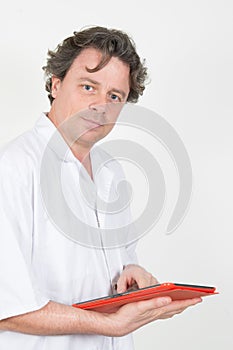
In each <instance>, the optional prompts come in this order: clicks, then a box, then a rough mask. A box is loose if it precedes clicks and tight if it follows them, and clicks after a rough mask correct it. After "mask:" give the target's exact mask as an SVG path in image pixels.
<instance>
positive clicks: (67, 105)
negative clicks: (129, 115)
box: [49, 48, 130, 145]
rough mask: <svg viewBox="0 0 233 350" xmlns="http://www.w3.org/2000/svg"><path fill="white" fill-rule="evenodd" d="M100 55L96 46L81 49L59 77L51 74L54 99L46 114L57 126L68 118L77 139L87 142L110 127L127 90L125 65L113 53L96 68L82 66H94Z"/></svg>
mask: <svg viewBox="0 0 233 350" xmlns="http://www.w3.org/2000/svg"><path fill="white" fill-rule="evenodd" d="M101 57H102V54H101V53H100V52H99V51H98V50H95V49H93V48H88V49H84V50H83V51H82V52H81V53H80V55H79V56H78V57H77V58H76V59H75V60H74V62H73V64H72V66H71V67H70V69H69V71H68V72H67V74H66V76H65V78H64V79H63V80H62V81H61V80H60V79H59V78H56V77H53V78H52V96H53V97H54V101H53V104H52V107H51V111H50V113H49V114H50V117H52V119H53V122H54V123H55V125H56V126H57V127H58V126H59V125H60V124H62V123H63V122H64V121H70V122H71V123H70V126H69V129H70V130H72V133H73V134H74V133H75V134H76V135H80V134H82V136H80V137H79V139H78V141H79V142H81V143H84V144H88V145H92V144H94V143H95V142H97V141H98V140H100V139H102V138H103V137H104V136H106V135H107V134H108V133H109V132H110V131H111V129H112V128H113V125H114V123H115V122H116V119H117V116H118V114H119V111H120V109H121V108H122V105H123V103H125V102H126V100H127V97H128V94H129V91H130V86H129V66H128V65H126V64H125V63H123V62H122V61H120V60H119V59H118V58H117V57H112V58H111V60H110V61H109V62H108V64H107V65H106V66H105V67H103V68H102V69H101V70H99V71H97V72H94V73H90V72H88V71H87V70H86V67H87V68H95V67H96V66H97V65H98V64H99V62H100V60H101ZM119 102H121V103H119ZM74 115H75V118H71V117H73V116H74ZM108 123H110V124H108ZM64 124H66V123H63V125H64ZM68 125H69V124H68Z"/></svg>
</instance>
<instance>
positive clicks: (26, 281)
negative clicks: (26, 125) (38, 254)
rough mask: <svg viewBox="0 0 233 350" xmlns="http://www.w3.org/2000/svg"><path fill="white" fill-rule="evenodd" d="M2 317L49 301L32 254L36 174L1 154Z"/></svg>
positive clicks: (24, 165)
mask: <svg viewBox="0 0 233 350" xmlns="http://www.w3.org/2000/svg"><path fill="white" fill-rule="evenodd" d="M0 225H1V230H0V319H4V318H8V317H11V316H16V315H20V314H24V313H27V312H31V311H35V310H38V309H40V308H42V307H43V306H44V305H46V304H47V303H48V301H49V300H48V299H47V298H46V297H44V296H42V295H40V292H39V290H38V288H37V286H36V281H35V280H34V276H33V273H32V269H31V262H32V257H33V175H32V172H31V173H30V166H28V164H27V165H26V164H25V162H20V161H19V159H18V158H16V157H15V158H14V157H11V155H9V154H8V153H7V152H6V153H4V154H1V156H0Z"/></svg>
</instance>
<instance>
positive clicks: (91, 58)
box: [69, 48, 130, 79]
mask: <svg viewBox="0 0 233 350" xmlns="http://www.w3.org/2000/svg"><path fill="white" fill-rule="evenodd" d="M101 59H102V53H101V52H100V51H99V50H97V49H94V48H87V49H84V50H82V51H81V53H80V54H79V55H78V56H77V57H76V58H75V60H74V62H73V63H72V65H71V67H70V70H69V71H70V73H77V74H78V73H80V74H81V73H83V72H85V74H90V76H93V75H97V76H98V75H102V76H103V75H105V76H106V78H107V77H108V76H109V75H111V76H112V77H113V76H114V75H115V74H116V75H118V76H123V77H124V79H125V78H126V77H129V71H130V69H129V65H127V64H126V63H124V62H123V61H121V60H120V59H119V58H118V57H111V59H110V61H109V62H108V63H107V64H106V65H105V66H104V67H103V68H102V69H100V70H98V71H96V72H88V71H87V69H86V68H88V69H93V68H95V67H97V66H98V64H99V63H100V61H101Z"/></svg>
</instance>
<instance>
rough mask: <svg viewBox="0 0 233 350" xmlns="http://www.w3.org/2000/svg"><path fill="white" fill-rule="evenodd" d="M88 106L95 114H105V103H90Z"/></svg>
mask: <svg viewBox="0 0 233 350" xmlns="http://www.w3.org/2000/svg"><path fill="white" fill-rule="evenodd" d="M89 108H90V109H91V110H92V111H94V112H95V113H97V114H101V115H105V113H106V103H102V104H99V103H91V104H90V105H89Z"/></svg>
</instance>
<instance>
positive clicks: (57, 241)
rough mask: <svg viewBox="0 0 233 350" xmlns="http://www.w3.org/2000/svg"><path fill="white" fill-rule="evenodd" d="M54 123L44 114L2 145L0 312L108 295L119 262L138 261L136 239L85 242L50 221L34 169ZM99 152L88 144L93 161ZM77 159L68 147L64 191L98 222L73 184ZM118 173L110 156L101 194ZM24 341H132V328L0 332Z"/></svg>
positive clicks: (55, 345) (120, 344)
mask: <svg viewBox="0 0 233 350" xmlns="http://www.w3.org/2000/svg"><path fill="white" fill-rule="evenodd" d="M55 131H56V128H55V126H54V125H53V124H52V122H51V121H50V120H49V119H48V118H47V117H46V115H45V114H42V115H41V117H40V118H39V119H38V121H37V123H36V124H35V126H34V128H33V129H32V130H30V131H27V132H26V133H24V134H23V135H21V136H19V137H18V138H17V139H16V140H14V141H13V142H11V143H10V144H9V145H8V146H7V147H6V148H5V149H4V151H3V152H2V153H1V157H0V224H1V234H0V319H4V318H7V317H11V316H15V315H20V314H23V313H26V312H30V311H34V310H38V309H40V308H42V307H43V306H44V305H46V304H47V303H48V302H49V300H52V301H55V302H59V303H64V304H67V305H71V304H73V303H75V302H78V301H84V300H88V299H92V298H97V297H101V296H105V295H109V294H110V293H111V292H112V290H111V284H112V283H114V282H115V281H116V280H117V278H118V276H119V274H120V273H121V271H122V268H123V266H124V265H127V264H129V263H135V262H136V257H135V252H134V246H133V245H131V246H128V247H127V248H126V247H122V248H117V249H93V248H87V247H84V246H82V245H80V244H78V243H76V242H74V241H72V240H70V239H68V238H67V237H66V236H65V235H64V234H62V233H61V232H60V231H59V230H58V229H57V228H56V226H55V225H54V224H53V223H52V222H51V221H50V219H49V216H48V215H47V212H46V211H45V208H44V206H43V203H42V198H41V194H40V186H39V173H40V162H41V158H42V155H43V152H44V149H45V147H46V145H47V143H48V141H49V139H50V137H51V135H52V134H53V133H54V132H55ZM99 156H100V155H99V153H98V154H97V153H96V154H95V150H93V152H92V153H91V157H92V161H93V166H94V164H95V161H96V159H97V160H98V157H99ZM80 166H81V165H80V163H79V161H78V160H77V159H76V158H75V157H74V156H73V155H72V153H71V152H70V154H69V155H68V157H67V159H66V161H65V162H63V164H62V184H63V187H64V188H63V190H64V195H65V197H66V199H67V200H68V201H69V206H70V208H71V210H72V211H73V212H75V213H76V214H77V211H80V212H81V211H82V214H80V215H81V216H83V218H84V217H86V220H87V221H88V223H89V224H90V223H91V225H93V226H96V227H98V226H97V221H96V216H95V213H94V211H93V210H91V209H87V208H85V206H84V204H83V203H82V202H80V196H79V195H78V188H75V184H76V179H77V177H78V174H79V170H80ZM86 176H87V174H86ZM122 177H123V173H122V170H121V167H120V165H119V164H118V162H116V161H112V162H110V163H109V164H108V165H106V166H105V167H104V168H103V170H102V171H101V172H99V173H98V172H97V173H96V174H95V178H94V182H95V185H94V184H93V186H94V187H96V188H95V191H96V192H98V194H99V195H100V196H102V197H103V198H104V199H105V200H106V199H107V198H109V196H110V197H111V191H113V190H114V189H115V188H116V186H117V181H118V180H119V179H122ZM87 178H88V176H87ZM94 187H93V188H94ZM125 214H126V213H125ZM125 214H124V215H123V216H122V217H121V219H122V224H124V223H125V220H126V221H127V220H128V219H127V218H126V215H125ZM64 220H65V218H64ZM84 220H85V219H84ZM99 220H100V225H102V226H104V225H105V226H106V227H108V225H110V221H111V220H112V218H106V217H105V216H104V213H102V214H101V213H99ZM113 221H114V220H113ZM118 224H119V222H118ZM21 345H22V348H23V349H24V350H53V349H54V350H66V349H67V350H68V349H69V350H73V349H81V350H85V349H88V350H92V349H93V350H94V349H95V350H97V349H98V350H100V349H102V350H104V349H114V350H116V349H127V350H130V349H132V348H133V344H132V337H131V335H129V336H126V337H121V338H110V337H103V336H95V335H70V336H68V335H67V336H66V335H65V336H36V335H33V336H32V335H26V334H21V333H16V332H6V331H2V332H0V349H8V350H15V349H18V348H20V346H21Z"/></svg>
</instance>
